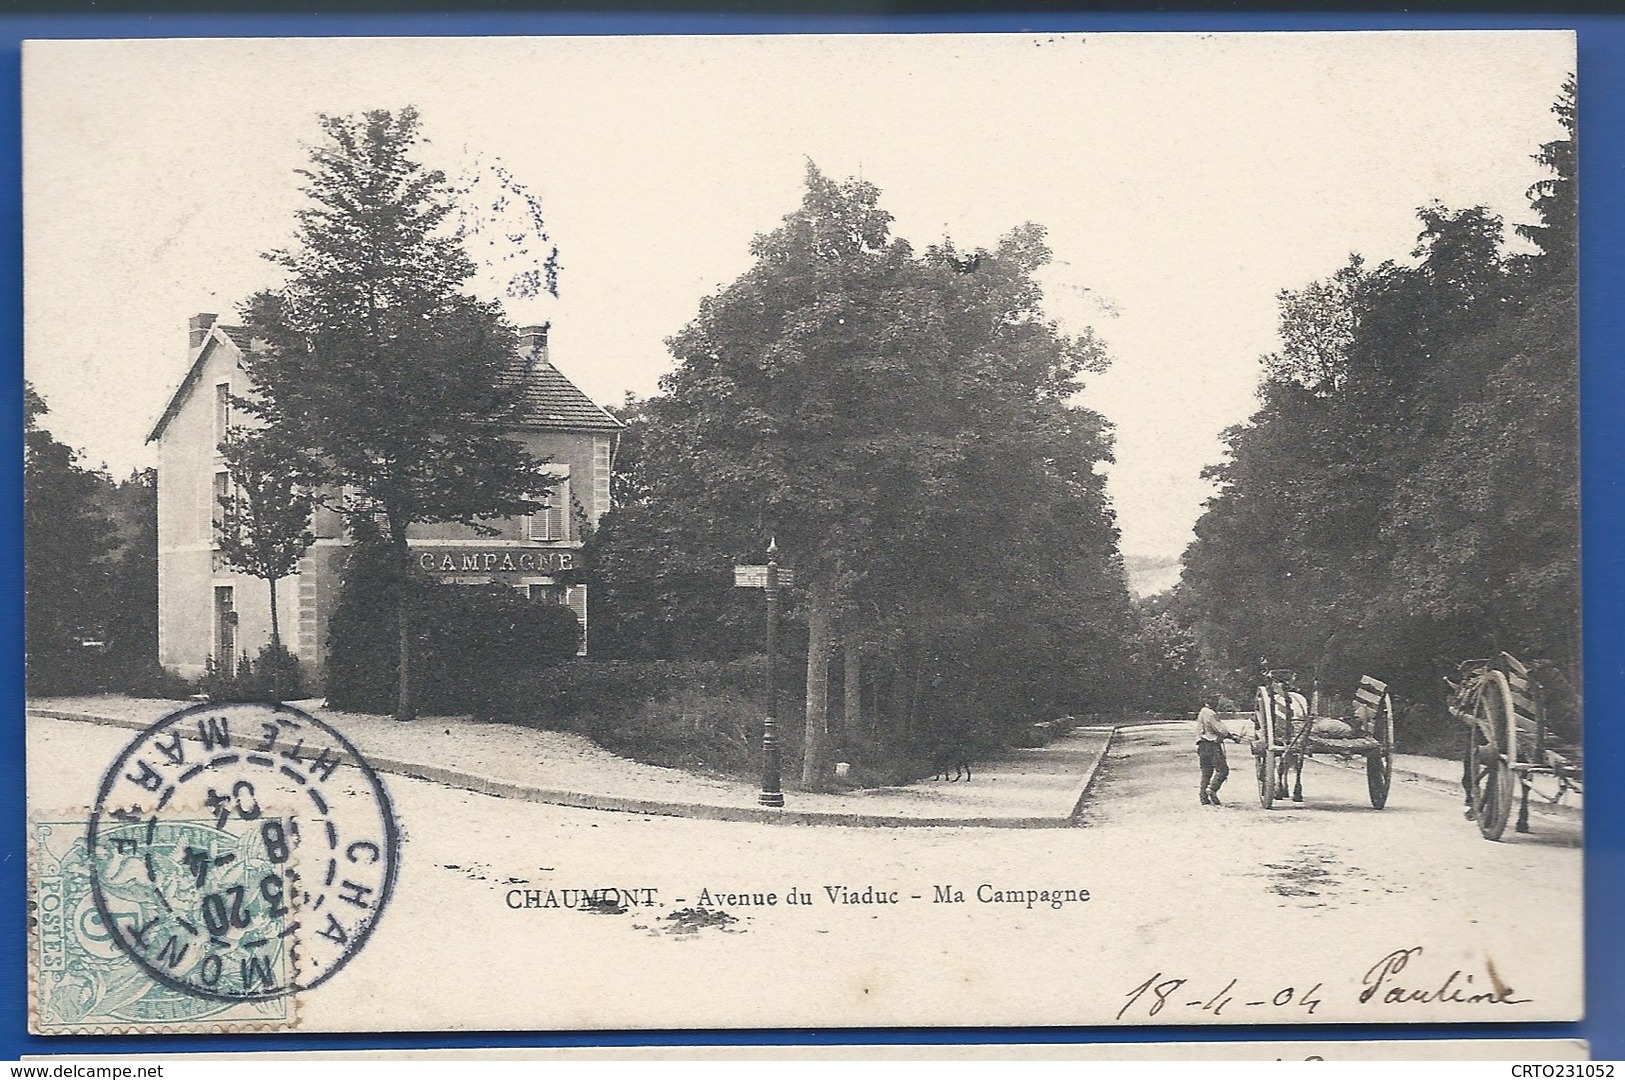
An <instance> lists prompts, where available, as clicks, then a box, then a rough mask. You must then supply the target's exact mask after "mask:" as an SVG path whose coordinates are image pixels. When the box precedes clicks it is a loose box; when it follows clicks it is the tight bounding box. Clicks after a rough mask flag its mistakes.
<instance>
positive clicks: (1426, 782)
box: [1309, 757, 1585, 820]
mask: <svg viewBox="0 0 1625 1080" xmlns="http://www.w3.org/2000/svg"><path fill="white" fill-rule="evenodd" d="M1309 760H1310V761H1318V762H1319V763H1320V764H1322V765H1325V766H1328V767H1330V768H1333V769H1343V770H1345V771H1347V772H1360V773H1363V772H1365V766H1364V765H1361V766H1358V767H1356V766H1354V765H1345V764H1343V763H1342V762H1340V761H1328V760H1325V759H1323V758H1315V757H1311V758H1309ZM1394 779H1396V780H1408V781H1410V782H1411V783H1413V784H1420V785H1422V786H1423V787H1427V788H1432V789H1433V790H1435V791H1442V792H1448V793H1449V794H1451V795H1455V796H1457V797H1458V798H1459V797H1460V796H1461V782H1460V781H1458V780H1446V779H1444V778H1443V777H1440V776H1431V775H1429V774H1428V773H1420V772H1415V771H1414V770H1411V769H1401V768H1397V767H1396V768H1395V769H1394ZM1529 807H1530V809H1531V810H1535V811H1538V812H1540V813H1546V814H1552V815H1553V816H1555V817H1563V818H1574V819H1575V820H1579V819H1581V818H1583V817H1584V816H1585V811H1584V810H1582V809H1580V808H1579V807H1577V806H1567V805H1564V804H1562V803H1552V802H1546V801H1544V800H1541V801H1538V802H1537V801H1536V800H1534V799H1531V800H1530V802H1529Z"/></svg>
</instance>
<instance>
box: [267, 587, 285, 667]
mask: <svg viewBox="0 0 1625 1080" xmlns="http://www.w3.org/2000/svg"><path fill="white" fill-rule="evenodd" d="M268 580H269V581H270V582H271V652H272V654H273V655H274V654H276V653H280V652H281V651H282V634H281V633H280V631H279V630H278V629H277V621H276V581H277V579H276V578H270V579H268Z"/></svg>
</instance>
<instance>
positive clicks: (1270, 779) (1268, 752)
mask: <svg viewBox="0 0 1625 1080" xmlns="http://www.w3.org/2000/svg"><path fill="white" fill-rule="evenodd" d="M1253 724H1254V725H1255V727H1256V729H1257V738H1258V740H1259V742H1258V743H1255V744H1254V746H1253V761H1254V763H1255V764H1256V765H1257V767H1258V805H1260V806H1262V807H1263V808H1264V809H1266V810H1268V809H1269V808H1270V807H1272V806H1274V805H1275V763H1276V761H1278V760H1279V756H1280V755H1279V754H1278V753H1277V751H1276V748H1275V705H1274V702H1272V701H1271V700H1270V692H1269V688H1268V687H1266V686H1260V687H1259V688H1258V699H1257V701H1256V703H1255V704H1254V706H1253Z"/></svg>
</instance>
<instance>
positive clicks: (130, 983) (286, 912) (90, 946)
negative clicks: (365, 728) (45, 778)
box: [29, 813, 297, 1035]
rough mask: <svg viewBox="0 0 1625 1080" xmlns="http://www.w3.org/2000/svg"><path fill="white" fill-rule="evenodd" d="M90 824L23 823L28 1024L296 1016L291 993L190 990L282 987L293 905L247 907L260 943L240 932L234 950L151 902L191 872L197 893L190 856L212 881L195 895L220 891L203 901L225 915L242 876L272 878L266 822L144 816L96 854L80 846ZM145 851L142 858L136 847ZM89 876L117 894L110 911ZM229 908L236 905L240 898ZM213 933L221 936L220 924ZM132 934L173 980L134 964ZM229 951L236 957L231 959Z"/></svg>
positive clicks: (160, 1026)
mask: <svg viewBox="0 0 1625 1080" xmlns="http://www.w3.org/2000/svg"><path fill="white" fill-rule="evenodd" d="M289 820H290V819H284V818H274V817H269V816H267V817H265V818H264V819H263V822H264V823H275V824H276V825H277V827H278V828H282V829H285V828H286V827H287V823H288V821H289ZM89 825H90V821H89V817H88V815H86V814H84V813H80V814H79V815H78V817H77V818H70V817H69V816H67V815H57V816H56V817H55V818H54V819H53V820H48V821H43V820H42V821H35V822H33V823H32V824H31V828H30V830H29V841H30V846H31V849H32V871H33V872H32V877H31V880H30V889H29V910H30V918H29V927H30V931H31V941H30V951H29V961H30V965H31V967H32V969H33V974H34V978H33V988H34V991H33V998H32V1002H31V1004H32V1009H31V1011H30V1016H29V1026H30V1029H31V1030H32V1031H33V1032H35V1033H36V1034H40V1035H53V1034H86V1033H112V1032H120V1031H128V1032H136V1031H176V1032H188V1031H231V1030H278V1029H283V1028H290V1027H293V1026H294V1025H295V1023H296V1021H297V1001H296V999H295V998H294V997H292V996H291V995H287V994H267V995H262V996H257V997H244V996H240V995H239V996H238V997H237V998H236V999H235V1000H233V999H232V998H231V997H228V996H225V995H211V994H205V993H199V992H196V990H195V989H194V988H207V987H209V986H211V985H216V986H218V985H221V984H228V985H229V984H230V983H231V981H232V980H233V979H239V980H241V982H242V983H247V982H248V981H250V980H252V981H253V982H254V983H255V984H256V985H259V986H262V987H268V986H272V985H277V986H288V985H290V984H291V982H292V975H291V969H292V959H293V958H292V949H291V948H290V947H289V944H288V936H287V931H288V929H289V927H290V926H292V919H291V918H290V916H291V909H290V908H288V907H287V906H286V905H280V906H279V907H276V908H273V907H271V906H269V905H267V906H266V907H265V908H262V909H261V911H260V912H258V913H256V914H257V915H258V916H259V917H258V918H257V919H256V920H255V921H256V923H257V925H256V933H257V934H258V935H259V936H260V937H261V938H263V939H264V940H263V943H262V944H260V945H257V946H255V947H254V948H246V947H245V945H244V942H243V940H242V937H241V935H239V940H238V941H237V942H236V943H235V946H234V947H233V946H232V945H228V946H227V947H226V948H219V947H211V943H205V944H203V945H201V946H200V945H198V944H197V943H196V942H194V941H193V940H192V938H193V937H194V935H190V934H188V933H187V932H186V931H185V928H184V927H183V926H182V925H181V920H182V919H183V918H184V916H181V915H178V914H177V913H176V911H175V909H174V908H173V907H172V908H169V909H165V908H163V907H162V906H160V905H155V904H154V903H153V900H154V899H155V898H157V897H159V896H162V895H163V894H164V893H166V892H167V893H171V894H173V895H176V896H180V895H181V894H183V893H184V892H185V891H186V889H187V887H188V884H189V882H188V881H187V879H188V878H191V879H192V880H191V882H190V885H191V889H192V891H193V892H197V886H196V884H195V882H196V877H195V876H194V875H193V871H192V870H190V869H188V864H190V865H191V866H192V867H196V868H197V869H198V870H199V871H200V875H199V876H202V877H203V879H204V881H205V883H206V884H207V885H209V886H210V887H211V888H212V889H213V891H212V892H211V893H208V894H199V895H210V896H213V897H216V898H218V899H216V900H211V901H210V902H209V910H211V911H212V910H222V909H223V910H225V911H226V912H227V920H226V921H227V922H228V923H229V921H230V913H231V909H232V907H233V905H232V904H231V903H230V902H229V899H228V898H232V899H234V898H237V897H240V896H244V895H246V893H247V887H246V886H245V884H244V883H245V882H247V881H250V880H255V879H258V880H261V881H266V880H272V879H273V878H274V879H275V880H278V881H280V880H281V875H280V872H279V871H278V870H277V869H276V868H275V866H274V864H273V863H272V861H271V859H270V858H269V857H268V854H267V852H266V850H265V845H264V843H263V842H262V837H263V836H264V835H265V833H264V831H262V830H261V829H255V828H253V827H251V823H249V822H246V821H240V820H239V821H228V822H227V824H226V827H225V828H218V827H216V826H215V824H214V822H213V821H212V820H208V819H204V818H202V817H201V816H193V817H189V818H166V819H164V820H163V821H154V822H152V824H151V827H150V831H149V830H148V828H147V827H146V826H141V825H130V826H124V827H122V828H120V829H118V830H110V831H109V832H108V833H107V834H106V836H105V837H104V844H103V845H102V847H101V849H100V850H99V851H97V849H93V848H92V847H91V846H90V845H89V844H88V843H87V834H88V829H89ZM143 834H145V835H143ZM142 849H144V855H143V856H136V855H135V854H133V852H135V851H137V850H142ZM93 852H96V855H93ZM98 855H99V856H100V857H97V856H98ZM149 866H150V868H151V870H152V873H153V877H154V878H155V879H158V883H157V887H156V888H151V889H149V888H147V887H146V885H147V884H148V883H147V882H146V881H145V874H146V869H147V867H149ZM98 880H99V881H101V882H102V883H103V885H102V890H101V891H102V892H103V893H104V894H108V895H112V896H114V897H116V900H115V903H114V905H113V908H112V910H113V911H114V912H115V914H114V915H113V916H112V918H111V919H110V918H109V916H108V915H107V914H104V912H103V907H104V906H105V905H100V904H98V903H97V898H96V892H97V889H96V888H95V887H94V886H95V883H96V882H97V881H98ZM236 909H237V911H239V912H241V911H242V907H241V905H240V904H238V905H236ZM217 921H219V920H218V917H217ZM211 929H212V927H211ZM220 930H221V933H225V932H226V930H227V927H225V926H222V927H221V928H220ZM249 940H250V941H251V940H252V939H249ZM132 943H133V944H135V945H136V947H138V948H140V947H145V948H148V949H150V950H151V955H152V956H153V957H155V958H159V957H161V958H162V959H161V960H155V961H154V962H158V963H163V964H164V965H165V966H166V967H167V968H168V970H169V971H170V972H171V973H172V975H173V978H172V979H159V978H156V977H154V975H153V974H152V973H151V972H150V971H149V970H148V969H147V967H146V966H144V965H143V964H141V963H138V962H136V960H135V955H136V954H132V952H131V951H130V948H131V944H132ZM233 952H235V953H240V954H241V956H240V958H235V957H234V959H237V960H238V962H237V963H236V964H235V965H233V966H231V967H228V965H227V958H228V954H229V953H233Z"/></svg>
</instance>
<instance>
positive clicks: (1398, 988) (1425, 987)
mask: <svg viewBox="0 0 1625 1080" xmlns="http://www.w3.org/2000/svg"><path fill="white" fill-rule="evenodd" d="M1421 955H1422V946H1420V945H1417V946H1414V947H1412V948H1409V949H1395V950H1394V951H1393V952H1391V953H1389V954H1388V955H1387V956H1385V957H1383V958H1382V959H1381V960H1378V961H1377V962H1376V963H1375V964H1372V965H1371V968H1370V970H1368V971H1367V972H1366V973H1365V978H1363V979H1361V980H1360V985H1361V986H1363V987H1364V988H1365V989H1363V990H1361V991H1360V1004H1362V1005H1366V1004H1369V1003H1371V1002H1373V1001H1380V1002H1381V1003H1382V1004H1384V1005H1399V1004H1403V1003H1405V1002H1410V1001H1420V1002H1435V1003H1443V1002H1449V1003H1451V1004H1460V1005H1527V1004H1528V1003H1529V1001H1530V999H1529V998H1520V997H1514V996H1513V994H1514V993H1515V991H1514V990H1513V989H1512V987H1511V986H1509V985H1507V984H1506V983H1505V982H1503V981H1501V976H1500V974H1499V973H1497V972H1496V970H1495V962H1494V961H1493V960H1491V959H1490V958H1489V957H1485V958H1484V971H1483V972H1482V974H1483V975H1484V976H1485V981H1486V982H1488V984H1489V987H1490V989H1488V990H1485V989H1482V987H1483V986H1484V985H1485V984H1484V983H1483V982H1477V981H1475V979H1474V975H1473V973H1472V972H1470V971H1465V970H1463V969H1462V968H1456V969H1455V970H1454V971H1452V972H1450V974H1448V975H1446V976H1445V977H1444V978H1443V979H1442V980H1440V982H1439V983H1438V985H1437V987H1436V988H1429V983H1431V981H1432V980H1428V979H1423V980H1420V981H1421V982H1422V988H1416V987H1410V986H1406V985H1404V983H1403V982H1401V981H1400V979H1399V978H1398V975H1399V973H1400V972H1402V971H1404V970H1405V968H1406V967H1407V966H1408V965H1409V964H1410V962H1411V961H1412V960H1415V959H1416V958H1417V957H1419V956H1421ZM1379 993H1381V995H1382V996H1381V997H1380V998H1379V997H1378V996H1377V995H1378V994H1379Z"/></svg>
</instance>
